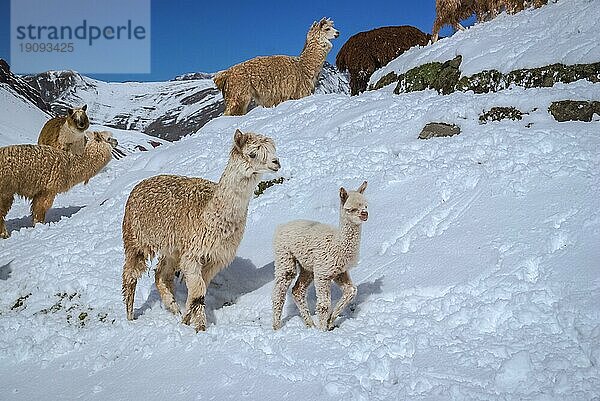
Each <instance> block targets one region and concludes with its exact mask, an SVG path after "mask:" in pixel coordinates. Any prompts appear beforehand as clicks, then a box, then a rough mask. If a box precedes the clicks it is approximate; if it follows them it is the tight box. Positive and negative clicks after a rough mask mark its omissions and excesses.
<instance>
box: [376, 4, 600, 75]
mask: <svg viewBox="0 0 600 401" xmlns="http://www.w3.org/2000/svg"><path fill="white" fill-rule="evenodd" d="M549 3H550V4H548V5H547V6H545V7H541V8H539V9H527V10H524V11H522V12H520V13H517V14H515V15H507V14H506V13H502V14H500V15H499V16H498V17H497V18H496V19H494V20H493V21H491V22H487V23H481V24H475V26H473V27H471V28H469V29H467V30H466V31H464V32H457V33H456V34H455V35H453V36H451V37H449V38H445V39H442V40H440V41H439V42H437V43H435V44H434V45H432V46H426V47H415V48H412V49H409V50H408V51H406V52H405V53H403V54H402V55H401V56H400V57H398V58H397V59H395V60H394V61H392V62H390V63H389V64H388V65H387V66H385V67H384V68H382V69H380V70H378V71H375V73H374V74H373V75H372V76H371V80H370V81H369V82H370V84H372V85H374V84H375V83H377V81H378V80H379V79H380V78H381V77H383V76H384V75H386V74H388V73H390V72H392V71H393V72H396V73H403V72H406V71H408V70H409V69H411V68H414V67H416V66H418V65H421V64H424V63H429V62H432V61H442V62H443V61H447V60H451V59H453V58H454V57H456V56H457V55H459V54H460V55H461V56H462V63H461V66H460V70H461V73H462V75H466V76H469V75H473V74H475V73H477V72H481V71H484V70H491V69H495V70H497V71H500V72H502V73H507V72H510V71H513V70H517V69H521V68H534V67H541V66H545V65H549V64H553V63H563V64H580V63H581V64H587V63H595V62H598V61H599V60H600V46H598V39H597V36H591V34H590V32H596V30H597V27H598V12H599V10H600V5H599V2H598V1H597V0H571V1H558V2H557V3H554V2H552V1H550V2H549Z"/></svg>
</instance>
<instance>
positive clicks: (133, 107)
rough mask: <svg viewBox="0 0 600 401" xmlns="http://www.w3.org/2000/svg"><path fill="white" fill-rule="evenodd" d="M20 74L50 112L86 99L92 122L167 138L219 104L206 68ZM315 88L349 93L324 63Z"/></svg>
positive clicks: (215, 112)
mask: <svg viewBox="0 0 600 401" xmlns="http://www.w3.org/2000/svg"><path fill="white" fill-rule="evenodd" d="M25 79H26V80H27V82H28V83H29V84H30V85H32V86H33V87H34V88H36V89H37V90H39V91H40V93H41V94H42V97H43V98H44V100H46V102H47V103H49V104H51V106H52V109H53V110H54V111H55V112H60V113H62V112H64V109H65V108H66V107H70V106H72V105H83V104H87V105H88V114H89V115H90V117H91V118H92V121H93V122H95V123H96V124H102V125H106V126H108V127H113V128H119V129H125V130H133V131H140V132H144V133H146V134H148V135H151V136H155V137H157V138H162V139H165V140H169V141H174V140H178V139H180V138H181V137H183V136H185V135H188V134H192V133H195V132H196V131H197V130H198V129H200V128H201V127H202V126H203V125H204V124H206V123H207V122H208V121H210V120H212V119H214V118H216V117H218V116H220V115H222V114H223V110H224V109H225V106H224V103H223V97H222V95H221V92H220V91H219V90H218V89H217V88H216V87H215V85H214V83H213V81H212V74H206V73H191V74H184V75H181V76H178V77H176V78H175V80H173V81H167V82H125V83H117V82H104V81H98V80H95V79H92V78H89V77H86V76H83V75H80V74H78V73H77V72H73V71H48V72H46V73H43V74H38V75H34V76H27V77H25ZM315 92H316V93H345V94H349V92H350V90H349V86H348V80H347V78H346V76H345V75H344V74H342V73H340V72H339V71H338V70H337V69H336V68H335V67H334V66H332V65H330V64H328V63H327V64H326V65H325V66H324V69H323V72H322V74H321V76H320V77H319V82H318V84H317V88H316V90H315Z"/></svg>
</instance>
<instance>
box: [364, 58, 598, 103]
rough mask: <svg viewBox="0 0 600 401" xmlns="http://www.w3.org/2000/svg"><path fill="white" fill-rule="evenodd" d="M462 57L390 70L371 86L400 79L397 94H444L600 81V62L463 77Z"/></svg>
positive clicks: (552, 65)
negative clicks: (410, 67)
mask: <svg viewBox="0 0 600 401" xmlns="http://www.w3.org/2000/svg"><path fill="white" fill-rule="evenodd" d="M460 63H461V56H457V57H456V58H454V59H452V60H449V61H446V62H445V63H440V62H432V63H427V64H423V65H420V66H418V67H415V68H412V69H410V70H408V71H407V72H405V73H404V74H400V75H397V74H395V73H393V72H391V73H388V74H387V75H385V76H383V77H382V78H380V79H379V81H378V82H377V83H376V84H375V85H373V86H372V87H371V89H379V88H382V87H383V86H386V85H389V84H391V83H393V82H394V81H397V82H398V83H397V85H396V89H395V90H394V93H396V94H398V93H406V92H414V91H420V90H425V89H435V90H437V91H438V92H439V93H441V94H450V93H452V92H455V91H461V92H467V91H473V92H474V93H489V92H497V91H500V90H504V89H507V88H509V87H511V86H513V85H514V86H520V87H523V88H526V89H528V88H540V87H551V86H553V85H554V84H556V83H558V82H561V83H571V82H575V81H578V80H581V79H585V80H588V81H590V82H593V83H598V82H600V62H598V63H591V64H573V65H565V64H551V65H547V66H544V67H538V68H529V69H519V70H515V71H511V72H509V73H506V74H503V73H501V72H499V71H496V70H485V71H481V72H479V73H477V74H473V75H471V76H464V77H460Z"/></svg>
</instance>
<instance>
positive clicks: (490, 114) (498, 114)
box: [479, 107, 523, 124]
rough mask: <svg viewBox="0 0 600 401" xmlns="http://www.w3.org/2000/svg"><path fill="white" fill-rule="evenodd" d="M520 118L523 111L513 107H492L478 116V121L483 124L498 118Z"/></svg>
mask: <svg viewBox="0 0 600 401" xmlns="http://www.w3.org/2000/svg"><path fill="white" fill-rule="evenodd" d="M506 119H510V120H513V121H514V120H522V119H523V113H522V112H521V111H520V110H518V109H516V108H514V107H492V108H491V109H489V110H488V111H486V112H484V113H483V114H482V115H480V116H479V122H480V123H481V124H485V123H487V122H488V121H500V120H506Z"/></svg>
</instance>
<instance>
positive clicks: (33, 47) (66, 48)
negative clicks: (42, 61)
mask: <svg viewBox="0 0 600 401" xmlns="http://www.w3.org/2000/svg"><path fill="white" fill-rule="evenodd" d="M19 47H20V49H21V53H72V52H73V51H75V47H74V46H73V43H64V42H63V43H37V42H25V43H19Z"/></svg>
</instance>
